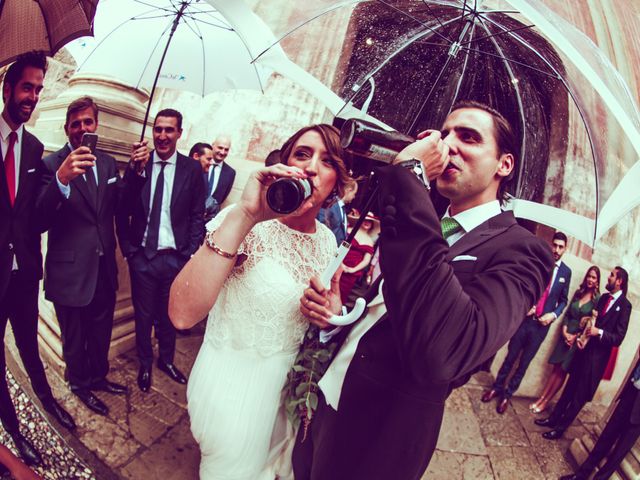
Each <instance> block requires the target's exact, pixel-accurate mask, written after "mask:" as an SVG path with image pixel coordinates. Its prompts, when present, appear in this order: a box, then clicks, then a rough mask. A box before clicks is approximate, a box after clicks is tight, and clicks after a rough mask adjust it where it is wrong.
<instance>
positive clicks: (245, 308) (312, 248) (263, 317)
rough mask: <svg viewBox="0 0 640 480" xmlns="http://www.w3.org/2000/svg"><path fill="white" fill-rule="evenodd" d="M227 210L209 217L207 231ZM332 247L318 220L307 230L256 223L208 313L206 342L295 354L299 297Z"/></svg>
mask: <svg viewBox="0 0 640 480" xmlns="http://www.w3.org/2000/svg"><path fill="white" fill-rule="evenodd" d="M230 208H232V207H227V208H225V209H224V210H223V211H222V212H220V213H219V214H218V215H217V216H216V218H214V219H213V220H211V222H209V223H208V224H207V230H208V231H211V230H215V229H216V228H218V226H219V225H220V224H221V223H222V220H223V219H224V217H225V216H226V214H227V213H228V211H229V209H230ZM335 251H336V241H335V238H334V236H333V233H331V231H330V230H329V229H328V228H327V227H326V226H325V225H323V224H321V223H320V222H317V221H316V232H315V233H312V234H308V233H301V232H298V231H297V230H293V229H291V228H289V227H287V226H286V225H284V224H283V223H281V222H279V221H278V220H269V221H266V222H261V223H259V224H257V225H256V226H255V227H253V229H252V230H251V232H249V234H248V235H247V237H246V238H245V240H244V242H243V243H242V245H241V246H240V249H239V253H243V254H245V255H246V256H247V258H246V260H245V261H244V263H242V265H240V266H237V267H234V269H233V270H232V271H231V274H230V275H229V277H228V278H227V280H226V282H225V284H224V286H223V287H222V290H221V291H220V294H219V296H218V299H217V301H216V304H215V305H214V306H213V308H212V309H211V312H210V313H209V319H208V321H207V330H206V333H205V341H208V342H212V344H213V345H215V346H231V347H233V348H236V349H247V348H251V349H255V350H256V351H258V352H259V353H260V354H262V355H265V356H268V355H273V354H275V353H280V352H286V353H294V352H297V350H298V348H299V346H300V342H301V341H302V338H303V336H304V333H305V331H306V329H307V327H308V322H307V320H306V319H305V318H304V317H303V316H302V314H301V313H300V310H299V300H300V296H301V295H302V291H303V290H304V289H305V288H306V286H307V285H308V283H309V279H310V278H311V277H312V276H313V275H320V274H321V273H322V272H323V271H324V269H325V268H326V267H327V265H328V264H329V261H330V260H331V257H332V256H333V254H334V253H335Z"/></svg>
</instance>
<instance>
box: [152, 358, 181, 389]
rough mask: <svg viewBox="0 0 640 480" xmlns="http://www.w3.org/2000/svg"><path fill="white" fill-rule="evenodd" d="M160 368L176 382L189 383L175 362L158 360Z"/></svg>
mask: <svg viewBox="0 0 640 480" xmlns="http://www.w3.org/2000/svg"><path fill="white" fill-rule="evenodd" d="M158 369H159V370H161V371H163V372H164V373H166V374H167V376H168V377H169V378H170V379H171V380H173V381H174V382H178V383H180V384H182V385H184V384H186V383H187V378H186V377H185V376H184V375H183V374H182V372H180V370H178V369H177V368H176V366H175V365H174V364H173V363H164V362H158Z"/></svg>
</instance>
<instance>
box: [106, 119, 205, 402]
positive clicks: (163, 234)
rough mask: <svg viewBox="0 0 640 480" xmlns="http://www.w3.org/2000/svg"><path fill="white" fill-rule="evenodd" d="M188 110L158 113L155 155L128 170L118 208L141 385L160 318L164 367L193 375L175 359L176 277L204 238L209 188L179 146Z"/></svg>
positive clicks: (145, 387)
mask: <svg viewBox="0 0 640 480" xmlns="http://www.w3.org/2000/svg"><path fill="white" fill-rule="evenodd" d="M181 135H182V114H181V113H180V112H178V111H176V110H173V109H170V108H167V109H164V110H161V111H160V112H158V114H157V115H156V119H155V122H154V125H153V145H154V150H153V152H151V161H149V162H148V163H147V164H146V166H145V168H144V170H142V171H141V172H136V169H134V168H128V169H127V172H126V174H125V187H126V188H125V192H126V198H127V199H128V200H127V201H126V203H127V204H128V205H129V210H128V211H124V212H123V213H120V214H118V216H117V224H118V240H119V241H120V248H121V249H122V254H123V255H124V256H125V257H126V259H127V261H128V263H129V274H130V275H131V297H132V300H133V308H134V310H135V317H136V349H137V353H138V360H139V361H140V369H139V371H138V386H139V387H140V390H142V391H143V392H148V391H149V389H150V388H151V367H152V364H153V350H152V347H151V328H152V326H153V325H154V320H155V321H156V327H155V328H156V336H157V338H158V346H159V358H158V368H159V369H160V370H161V371H162V372H164V373H166V374H167V375H168V376H169V377H170V378H171V379H172V380H174V381H176V382H178V383H182V384H185V383H187V380H186V378H185V376H184V375H183V374H182V372H180V371H179V370H178V369H177V368H176V366H175V365H174V363H173V358H174V353H175V344H176V331H175V329H174V327H173V325H172V324H171V321H170V320H169V314H168V304H169V303H168V302H169V289H170V287H171V283H172V282H173V279H174V278H175V276H176V275H177V274H178V272H179V271H180V270H181V269H182V267H183V266H184V264H185V263H186V262H187V260H189V258H190V257H191V255H193V253H194V252H195V251H196V250H197V249H198V247H200V244H201V243H202V240H203V238H204V220H203V215H204V201H205V188H204V183H203V181H202V169H201V167H200V165H199V164H198V163H196V162H194V161H193V159H191V158H189V157H186V156H184V155H182V154H180V153H178V151H177V150H176V146H177V143H178V139H179V138H180V136H181Z"/></svg>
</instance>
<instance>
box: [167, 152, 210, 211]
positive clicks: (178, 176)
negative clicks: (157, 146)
mask: <svg viewBox="0 0 640 480" xmlns="http://www.w3.org/2000/svg"><path fill="white" fill-rule="evenodd" d="M182 161H183V160H182V158H181V155H180V154H178V157H177V158H176V171H175V174H174V176H173V189H172V190H171V211H173V210H174V208H175V205H176V201H177V199H178V196H179V194H180V191H181V190H182V189H183V188H184V186H185V184H186V183H187V172H188V171H187V169H186V168H184V164H183V163H182ZM189 161H190V160H189ZM220 180H222V178H221V179H220ZM218 185H220V182H218Z"/></svg>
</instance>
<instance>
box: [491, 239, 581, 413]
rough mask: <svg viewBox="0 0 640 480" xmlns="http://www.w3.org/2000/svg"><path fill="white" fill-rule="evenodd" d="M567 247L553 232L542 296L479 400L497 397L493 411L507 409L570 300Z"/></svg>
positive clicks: (514, 337)
mask: <svg viewBox="0 0 640 480" xmlns="http://www.w3.org/2000/svg"><path fill="white" fill-rule="evenodd" d="M566 248H567V236H566V235H565V234H564V233H562V232H556V233H554V234H553V238H552V239H551V253H552V254H553V259H554V260H555V265H554V268H553V273H552V275H551V280H550V281H549V284H548V285H547V288H546V289H545V291H544V293H543V294H542V297H540V299H539V300H538V302H537V303H536V304H535V305H534V306H533V307H531V310H529V312H528V314H527V316H526V318H525V319H524V321H523V322H522V325H520V328H518V331H517V332H516V334H515V335H514V336H513V338H512V339H511V340H510V341H509V347H508V352H507V356H506V357H505V359H504V362H502V366H501V367H500V370H499V371H498V375H497V376H496V381H495V382H494V384H493V387H492V388H491V389H490V390H488V391H486V392H484V393H483V394H482V401H483V402H488V401H490V400H491V399H493V398H495V397H498V398H499V399H500V400H499V402H498V405H497V407H496V412H498V413H499V414H503V413H504V412H505V411H506V410H507V406H508V404H509V399H510V398H511V397H512V396H513V394H514V393H515V392H516V390H518V387H519V386H520V382H522V379H523V378H524V375H525V373H526V372H527V368H529V364H530V363H531V360H533V358H534V357H535V355H536V353H537V352H538V350H539V349H540V345H542V342H543V341H544V339H545V337H546V336H547V332H548V331H549V325H550V324H551V322H553V321H554V320H555V319H557V318H558V317H559V316H560V315H562V312H563V311H564V309H565V307H566V306H567V301H568V299H569V284H570V283H571V269H570V268H569V267H568V266H567V264H566V263H564V262H563V261H562V260H561V258H562V255H563V254H564V252H565V250H566ZM518 357H519V358H520V361H519V362H518V367H517V368H516V370H515V372H513V375H512V376H511V379H510V380H509V382H508V383H507V377H508V376H509V374H510V373H511V370H513V365H514V364H515V363H516V360H518Z"/></svg>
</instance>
